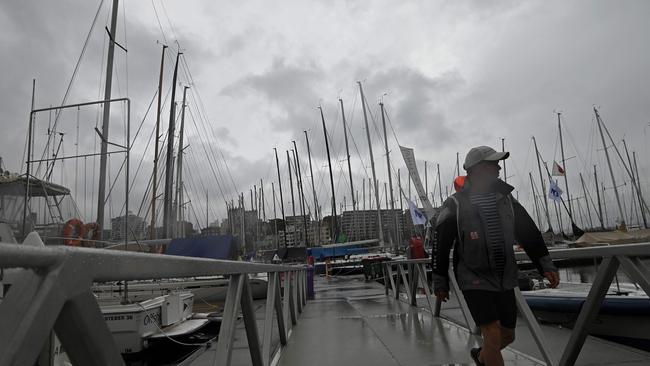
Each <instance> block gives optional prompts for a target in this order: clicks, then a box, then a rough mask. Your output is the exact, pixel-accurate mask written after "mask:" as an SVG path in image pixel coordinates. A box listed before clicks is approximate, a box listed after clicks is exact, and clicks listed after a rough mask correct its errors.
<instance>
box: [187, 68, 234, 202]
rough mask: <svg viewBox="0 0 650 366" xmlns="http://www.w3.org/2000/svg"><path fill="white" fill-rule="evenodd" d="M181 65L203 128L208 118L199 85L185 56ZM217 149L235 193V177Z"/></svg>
mask: <svg viewBox="0 0 650 366" xmlns="http://www.w3.org/2000/svg"><path fill="white" fill-rule="evenodd" d="M182 65H183V68H182V69H183V72H185V73H186V74H187V76H188V77H189V79H190V81H191V83H192V86H193V88H192V89H190V91H191V93H192V95H194V97H195V101H196V102H197V104H198V107H199V108H198V110H197V113H198V114H199V116H200V117H201V120H202V121H203V122H204V128H205V124H206V123H207V122H208V119H207V113H206V112H205V104H204V103H203V99H202V98H201V94H200V91H199V87H198V85H196V83H195V82H194V77H193V76H192V73H191V71H190V67H189V64H188V62H187V58H186V57H183V58H182ZM207 124H208V126H210V127H211V128H210V132H211V133H212V136H210V137H211V138H213V139H214V141H215V142H216V143H217V144H218V145H221V143H220V142H219V138H218V137H217V134H216V133H215V131H214V130H213V129H212V127H213V126H212V124H210V123H207ZM206 130H207V129H206ZM210 150H211V151H212V146H210ZM217 151H218V152H219V155H220V156H221V160H222V161H223V164H224V165H225V167H226V172H227V173H228V177H229V178H230V182H231V183H232V185H233V189H234V193H237V191H238V190H237V187H238V184H237V183H236V182H235V179H234V177H233V175H232V172H231V171H230V166H229V165H228V162H227V161H226V158H225V156H224V155H223V149H220V148H217ZM213 154H214V151H213Z"/></svg>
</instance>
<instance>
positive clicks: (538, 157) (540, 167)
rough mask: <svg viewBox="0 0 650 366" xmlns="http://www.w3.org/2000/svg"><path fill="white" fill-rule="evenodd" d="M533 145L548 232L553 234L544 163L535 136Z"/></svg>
mask: <svg viewBox="0 0 650 366" xmlns="http://www.w3.org/2000/svg"><path fill="white" fill-rule="evenodd" d="M533 144H534V145H535V156H536V157H537V169H538V170H539V180H540V181H541V183H542V198H543V201H544V212H545V213H546V221H548V230H549V231H550V232H553V226H552V225H551V215H550V214H549V211H548V199H547V198H546V184H544V176H543V175H542V163H541V162H540V156H539V149H537V140H535V136H533Z"/></svg>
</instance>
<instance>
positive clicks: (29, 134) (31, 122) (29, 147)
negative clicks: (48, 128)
mask: <svg viewBox="0 0 650 366" xmlns="http://www.w3.org/2000/svg"><path fill="white" fill-rule="evenodd" d="M35 95H36V79H32V109H31V111H30V113H29V125H28V126H27V161H26V164H27V167H26V176H25V201H24V202H23V228H22V235H23V238H24V237H26V236H27V232H26V231H27V211H28V207H27V206H28V204H29V178H30V175H31V168H30V167H31V161H32V158H33V156H32V155H33V154H32V145H33V144H32V135H33V126H34V114H33V111H34V97H35ZM100 233H101V232H100Z"/></svg>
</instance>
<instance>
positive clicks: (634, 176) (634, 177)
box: [623, 139, 648, 228]
mask: <svg viewBox="0 0 650 366" xmlns="http://www.w3.org/2000/svg"><path fill="white" fill-rule="evenodd" d="M623 147H624V148H625V155H626V156H627V163H628V165H629V166H630V174H631V176H632V187H633V188H634V189H633V190H632V192H633V194H634V191H636V198H637V200H638V201H639V208H640V209H641V218H642V219H643V227H645V228H647V227H648V221H647V220H646V216H645V210H644V209H643V197H642V196H641V186H640V185H639V175H638V173H637V174H635V171H634V165H632V159H630V153H629V151H628V150H627V144H626V143H625V139H623ZM638 218H639V217H638V215H637V221H638Z"/></svg>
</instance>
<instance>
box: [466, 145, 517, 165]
mask: <svg viewBox="0 0 650 366" xmlns="http://www.w3.org/2000/svg"><path fill="white" fill-rule="evenodd" d="M508 156H510V153H509V152H508V151H503V152H498V151H496V150H494V149H493V148H491V147H489V146H477V147H473V148H472V149H471V150H469V152H468V153H467V155H466V156H465V163H464V164H463V169H465V170H469V168H471V167H473V166H474V165H476V164H478V163H480V162H482V161H499V160H505V159H507V158H508Z"/></svg>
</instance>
